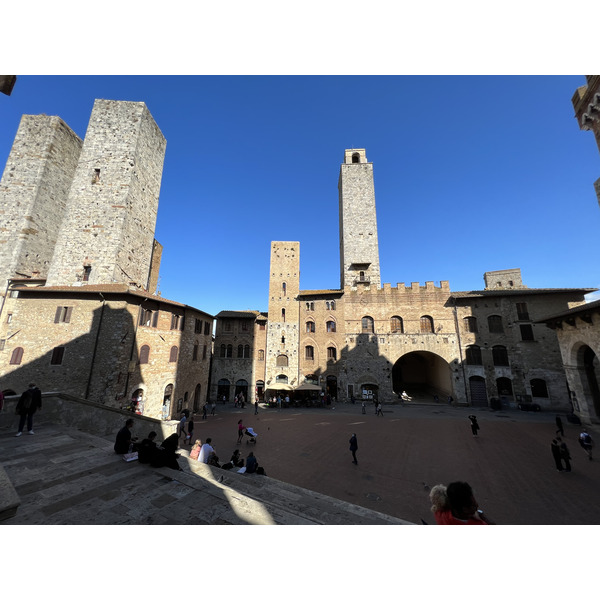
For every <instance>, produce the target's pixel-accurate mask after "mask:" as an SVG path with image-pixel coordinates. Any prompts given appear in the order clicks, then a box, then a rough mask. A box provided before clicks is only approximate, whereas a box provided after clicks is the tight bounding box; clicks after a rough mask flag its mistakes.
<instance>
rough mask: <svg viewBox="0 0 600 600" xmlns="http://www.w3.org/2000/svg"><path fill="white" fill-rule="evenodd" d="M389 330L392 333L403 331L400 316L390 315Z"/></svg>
mask: <svg viewBox="0 0 600 600" xmlns="http://www.w3.org/2000/svg"><path fill="white" fill-rule="evenodd" d="M390 331H391V332H392V333H404V323H403V322H402V317H398V316H396V317H392V318H391V319H390Z"/></svg>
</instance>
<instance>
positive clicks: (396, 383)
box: [392, 351, 453, 400]
mask: <svg viewBox="0 0 600 600" xmlns="http://www.w3.org/2000/svg"><path fill="white" fill-rule="evenodd" d="M392 389H393V391H394V393H396V394H398V395H400V394H401V393H402V392H403V391H406V393H407V394H408V395H409V396H412V397H413V398H414V399H415V400H418V399H423V400H431V399H432V398H433V396H434V395H435V394H437V395H438V396H439V398H440V400H442V399H444V398H446V397H447V396H449V395H453V389H452V372H451V370H450V365H449V364H448V363H447V362H446V361H445V360H444V359H443V358H442V357H441V356H438V355H437V354H434V353H433V352H426V351H417V352H409V353H408V354H405V355H404V356H401V357H400V358H399V359H398V360H397V361H396V364H395V365H394V367H393V369H392Z"/></svg>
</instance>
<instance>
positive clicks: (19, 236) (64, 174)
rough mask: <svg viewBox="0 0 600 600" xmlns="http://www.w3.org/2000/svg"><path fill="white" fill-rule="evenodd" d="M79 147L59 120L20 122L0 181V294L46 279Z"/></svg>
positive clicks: (38, 118) (39, 117) (43, 118)
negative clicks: (19, 283) (13, 285)
mask: <svg viewBox="0 0 600 600" xmlns="http://www.w3.org/2000/svg"><path fill="white" fill-rule="evenodd" d="M81 145H82V141H81V139H79V137H78V136H77V135H76V134H75V133H73V131H71V129H70V128H69V127H68V126H67V125H66V124H65V123H64V122H63V121H62V120H61V119H59V118H58V117H50V116H47V115H23V117H22V118H21V122H20V124H19V129H18V131H17V135H16V137H15V140H14V143H13V147H12V149H11V152H10V155H9V157H8V161H7V162H6V168H5V170H4V175H3V176H2V181H0V207H1V208H0V294H4V290H5V289H6V284H7V279H13V278H26V277H33V278H41V279H44V278H45V277H46V275H47V274H48V269H49V267H50V262H51V260H52V255H53V252H54V244H55V243H56V239H57V237H58V231H59V228H60V225H61V222H62V218H63V215H64V212H65V207H66V205H67V197H68V194H69V189H70V187H71V180H72V178H73V175H74V173H75V168H76V166H77V161H78V160H79V153H80V152H81Z"/></svg>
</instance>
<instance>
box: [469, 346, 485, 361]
mask: <svg viewBox="0 0 600 600" xmlns="http://www.w3.org/2000/svg"><path fill="white" fill-rule="evenodd" d="M465 355H466V359H467V364H468V365H482V364H483V361H482V359H481V348H480V347H479V346H467V348H466V350H465Z"/></svg>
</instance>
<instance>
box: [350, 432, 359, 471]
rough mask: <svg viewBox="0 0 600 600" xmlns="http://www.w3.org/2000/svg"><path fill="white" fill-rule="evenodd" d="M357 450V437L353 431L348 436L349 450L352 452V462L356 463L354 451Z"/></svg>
mask: <svg viewBox="0 0 600 600" xmlns="http://www.w3.org/2000/svg"><path fill="white" fill-rule="evenodd" d="M357 450H358V439H357V438H356V434H355V433H353V434H352V436H351V437H350V452H352V462H353V463H354V464H355V465H357V464H358V460H356V451H357Z"/></svg>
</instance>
